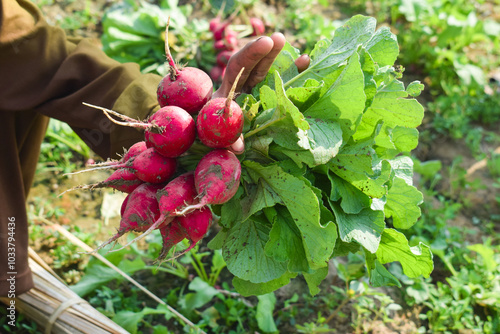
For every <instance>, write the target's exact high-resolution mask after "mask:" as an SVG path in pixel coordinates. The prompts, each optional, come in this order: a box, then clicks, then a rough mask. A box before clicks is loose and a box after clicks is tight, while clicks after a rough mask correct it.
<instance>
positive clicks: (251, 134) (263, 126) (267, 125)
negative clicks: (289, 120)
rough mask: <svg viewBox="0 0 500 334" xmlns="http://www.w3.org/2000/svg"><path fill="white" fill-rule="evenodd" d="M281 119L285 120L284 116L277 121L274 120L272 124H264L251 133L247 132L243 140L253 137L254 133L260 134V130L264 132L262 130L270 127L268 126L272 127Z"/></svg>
mask: <svg viewBox="0 0 500 334" xmlns="http://www.w3.org/2000/svg"><path fill="white" fill-rule="evenodd" d="M283 119H285V116H282V117H280V118H278V119H276V120H274V121H272V122H269V123H266V124H264V125H262V126H260V127H258V128H255V129H253V130H252V131H248V132H247V133H246V134H245V135H244V138H245V139H247V138H249V137H251V136H253V135H254V134H256V133H258V132H260V131H262V130H264V129H267V128H268V127H270V126H271V125H273V124H274V123H276V122H279V121H282V120H283Z"/></svg>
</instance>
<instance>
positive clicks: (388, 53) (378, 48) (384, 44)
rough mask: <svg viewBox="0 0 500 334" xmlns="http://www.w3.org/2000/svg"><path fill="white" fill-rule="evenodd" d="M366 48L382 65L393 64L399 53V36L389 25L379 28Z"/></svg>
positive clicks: (375, 60)
mask: <svg viewBox="0 0 500 334" xmlns="http://www.w3.org/2000/svg"><path fill="white" fill-rule="evenodd" d="M365 48H366V51H367V52H368V53H369V54H370V56H371V57H372V59H373V61H374V62H375V63H377V65H378V66H380V67H382V66H393V65H394V62H395V61H396V59H397V58H398V54H399V46H398V41H397V38H396V36H395V35H394V34H393V33H392V32H391V31H390V29H389V28H388V27H382V28H380V29H378V30H377V31H376V32H375V34H374V35H373V36H372V38H371V39H370V40H369V41H368V42H367V43H366V45H365Z"/></svg>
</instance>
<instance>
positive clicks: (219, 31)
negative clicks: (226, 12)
mask: <svg viewBox="0 0 500 334" xmlns="http://www.w3.org/2000/svg"><path fill="white" fill-rule="evenodd" d="M229 24H231V22H230V21H229V20H227V21H225V22H222V23H221V24H219V26H217V28H216V29H215V30H214V31H213V33H214V39H215V40H216V41H220V40H221V39H223V38H224V35H225V34H226V28H227V27H228V26H229Z"/></svg>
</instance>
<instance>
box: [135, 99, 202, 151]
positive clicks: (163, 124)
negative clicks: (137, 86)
mask: <svg viewBox="0 0 500 334" xmlns="http://www.w3.org/2000/svg"><path fill="white" fill-rule="evenodd" d="M148 121H149V123H151V124H154V125H156V126H158V127H160V128H161V131H156V130H155V129H156V127H152V128H149V129H147V130H146V131H145V133H144V136H145V138H146V143H147V145H148V147H154V148H156V150H157V151H158V153H160V154H161V155H163V156H165V157H168V158H175V157H178V156H180V155H181V154H182V153H184V152H186V151H187V150H188V149H189V148H190V147H191V145H192V144H193V142H194V140H195V138H196V126H195V124H194V119H193V117H192V116H191V115H190V114H188V113H187V111H185V110H184V109H182V108H179V107H175V106H166V107H163V108H161V109H160V110H158V111H157V112H156V113H154V114H153V116H151V117H150V118H149V120H148ZM158 132H159V133H158Z"/></svg>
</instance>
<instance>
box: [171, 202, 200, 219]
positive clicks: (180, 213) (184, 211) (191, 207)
mask: <svg viewBox="0 0 500 334" xmlns="http://www.w3.org/2000/svg"><path fill="white" fill-rule="evenodd" d="M204 206H205V204H202V203H201V202H200V203H198V204H193V205H188V206H186V207H185V208H183V209H182V210H180V211H174V213H173V216H185V215H187V214H188V213H190V212H192V211H194V210H196V209H201V208H202V207H204Z"/></svg>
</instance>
